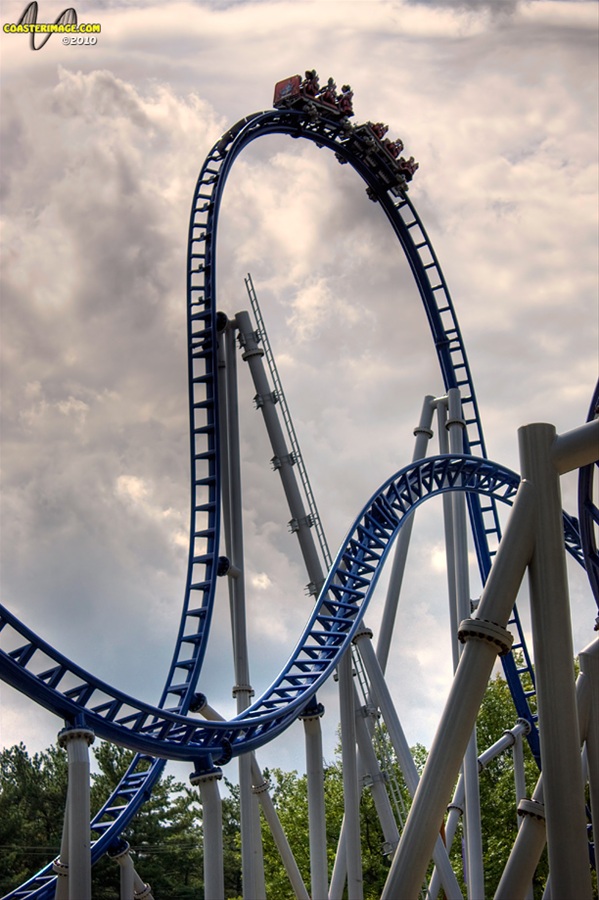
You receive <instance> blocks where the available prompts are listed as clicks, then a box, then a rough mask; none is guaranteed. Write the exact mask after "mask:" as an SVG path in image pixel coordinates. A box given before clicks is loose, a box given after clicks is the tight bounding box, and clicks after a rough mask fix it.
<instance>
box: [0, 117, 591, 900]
mask: <svg viewBox="0 0 599 900" xmlns="http://www.w3.org/2000/svg"><path fill="white" fill-rule="evenodd" d="M270 134H283V135H289V136H291V137H293V138H304V139H306V140H309V141H312V142H313V143H315V144H317V145H318V146H319V147H327V148H329V149H330V150H332V151H333V152H334V153H335V155H336V156H337V158H338V159H339V160H340V161H344V162H348V163H349V164H350V165H351V167H352V168H353V169H354V170H355V171H356V172H357V174H358V175H359V176H360V177H361V178H362V179H363V181H364V182H365V183H366V185H367V189H368V191H369V195H370V196H371V197H373V199H376V200H377V201H378V203H379V204H380V206H381V208H382V210H383V211H384V213H385V215H386V216H387V218H388V220H389V222H390V224H391V226H392V228H393V230H394V232H395V234H396V236H397V238H398V240H399V242H400V244H401V246H402V248H403V251H404V253H405V256H406V258H407V260H408V263H409V265H410V268H411V271H412V274H413V276H414V279H415V281H416V284H417V286H418V289H419V292H420V296H421V299H422V301H423V305H424V308H425V312H426V315H427V318H428V321H429V325H430V328H431V332H432V337H433V343H434V346H435V349H436V352H437V356H438V359H439V364H440V368H441V372H442V377H443V381H444V385H445V388H446V389H449V388H456V387H457V388H459V389H460V392H461V395H462V407H463V416H464V420H465V423H466V429H465V454H464V455H463V456H446V457H432V458H430V459H428V460H424V461H420V462H418V463H414V464H412V465H411V466H408V467H407V468H406V469H403V470H402V471H401V472H400V473H398V475H396V476H394V478H392V479H390V480H389V481H388V482H387V483H386V485H384V486H383V487H382V488H381V490H380V491H379V492H378V493H377V494H376V495H375V496H374V497H373V499H372V501H371V502H370V503H369V504H368V505H367V506H366V507H365V508H364V510H363V511H362V513H361V514H360V516H359V517H358V518H357V519H356V522H355V523H354V526H353V527H352V529H351V530H350V532H349V534H348V538H347V540H346V541H345V542H344V544H343V545H342V547H341V549H340V551H339V553H338V555H337V557H336V560H335V562H334V564H333V566H332V567H331V569H330V571H329V574H328V577H327V580H326V583H325V585H324V587H323V589H322V591H321V594H320V596H319V598H318V600H317V602H316V605H315V607H314V610H313V612H312V615H311V617H310V620H309V622H308V624H307V625H306V629H305V631H304V633H303V635H302V637H301V638H300V640H299V642H298V644H297V646H296V648H295V650H294V652H293V654H292V656H291V658H290V660H289V662H288V663H287V665H286V666H285V668H284V669H283V671H282V672H281V673H280V675H279V676H278V677H277V679H276V680H275V681H274V682H273V684H272V685H271V686H270V688H268V690H267V691H266V692H265V693H264V694H263V695H262V696H261V697H260V698H258V700H256V702H255V703H253V704H252V706H250V707H249V708H248V709H247V710H245V711H244V713H243V714H242V715H240V716H238V717H236V718H235V719H233V720H231V721H229V722H210V723H205V722H200V721H199V720H198V719H194V718H193V717H192V716H191V715H188V713H189V712H190V710H191V709H193V708H194V702H197V697H198V695H197V693H196V687H197V682H198V678H199V675H200V672H201V668H202V663H203V660H204V655H205V651H206V646H207V640H208V634H209V630H210V621H211V616H212V610H213V606H214V594H215V587H216V579H217V575H218V570H219V556H218V549H219V532H220V472H219V435H218V397H217V378H216V372H217V340H218V337H217V325H216V312H217V310H216V237H217V226H218V213H219V207H220V203H221V199H222V195H223V191H224V187H225V183H226V180H227V177H228V175H229V173H230V171H231V168H232V166H233V163H234V161H235V159H236V158H237V156H238V155H239V153H240V152H241V151H242V150H243V149H244V148H245V147H246V146H247V145H248V144H249V143H251V142H252V141H253V140H255V139H257V138H259V137H263V136H266V135H270ZM388 184H389V172H388V171H386V170H385V166H384V164H382V163H379V164H377V165H374V164H373V163H372V162H371V161H369V158H368V156H367V154H366V152H365V148H364V146H363V145H362V139H361V138H360V137H359V136H357V135H356V133H355V132H354V130H353V129H352V128H351V126H348V123H347V121H343V120H337V119H333V118H328V117H327V116H326V115H325V116H323V115H317V116H315V115H313V114H311V113H309V112H306V111H301V110H300V111H298V110H270V111H266V112H261V113H256V114H254V115H251V116H248V117H246V118H245V119H242V120H241V121H240V122H238V123H237V124H236V125H235V126H233V128H231V129H230V130H229V131H228V132H226V134H225V135H223V137H222V138H220V140H219V141H217V143H216V144H215V145H214V147H213V148H212V150H211V151H210V152H209V154H208V156H207V158H206V160H205V162H204V165H203V167H202V169H201V171H200V175H199V177H198V181H197V184H196V188H195V192H194V197H193V204H192V212H191V219H190V226H189V254H188V271H187V288H188V317H187V341H188V384H189V417H190V460H191V522H190V550H189V558H188V568H187V578H186V588H185V595H184V601H183V609H182V614H181V620H180V625H179V630H178V634H177V638H176V641H175V648H174V653H173V657H172V661H171V664H170V667H169V670H168V673H167V677H166V680H165V686H164V690H163V692H162V696H161V698H160V701H159V703H158V705H157V706H151V705H149V704H145V703H142V702H140V701H138V700H136V699H134V698H132V697H129V696H128V695H126V694H124V693H123V692H121V691H119V690H118V689H116V688H114V687H112V686H109V685H107V684H105V683H104V682H101V681H100V680H99V679H96V678H95V677H94V676H92V675H90V674H89V673H87V672H85V671H84V670H83V669H82V668H81V667H79V666H77V665H76V664H74V663H72V662H71V661H70V660H68V659H66V657H64V656H62V655H61V654H60V653H58V652H57V651H56V650H54V648H52V647H51V646H50V645H49V644H47V643H46V642H45V641H43V640H42V639H41V638H40V637H38V636H37V635H36V634H35V633H34V632H33V631H31V630H30V629H29V628H27V627H26V626H25V625H23V624H22V623H21V622H19V620H18V619H17V618H16V617H15V616H13V615H12V614H11V613H10V612H9V611H8V610H6V609H5V608H4V607H0V677H2V678H3V679H4V680H5V681H7V682H8V683H9V684H12V685H13V686H14V687H16V688H17V689H18V690H19V691H22V692H23V693H24V694H26V695H27V696H29V697H30V698H31V699H32V700H33V701H34V702H36V703H38V704H40V705H42V706H44V707H46V708H47V709H49V710H51V711H52V712H53V713H55V714H56V715H58V716H60V717H62V718H63V719H64V720H65V722H66V723H67V725H72V726H73V727H81V726H83V725H85V726H86V727H88V728H92V729H93V730H94V731H95V733H96V734H97V735H98V736H99V737H101V738H105V739H106V740H112V741H115V742H116V743H119V744H121V745H122V746H126V747H129V748H131V749H133V750H135V751H136V752H137V755H136V756H135V758H134V759H133V762H132V763H131V766H130V767H129V770H128V771H127V773H126V774H125V776H124V777H123V779H122V780H121V782H120V784H119V785H118V787H117V788H116V789H115V791H114V793H113V794H112V795H111V797H110V798H109V799H108V800H107V802H106V804H105V805H104V807H103V808H102V809H101V810H100V811H99V812H98V814H97V815H96V816H95V818H94V819H93V821H92V824H91V828H92V836H93V839H94V840H93V844H92V860H93V861H96V860H97V859H98V858H99V857H100V856H101V855H102V854H103V853H105V852H106V851H107V850H109V849H110V848H111V847H114V846H115V845H116V844H117V843H118V838H119V835H120V833H121V832H122V830H123V829H124V828H125V827H126V825H127V824H128V823H129V822H130V820H131V819H132V817H133V816H134V815H135V813H136V812H137V810H138V809H139V808H140V806H141V805H142V804H143V802H144V801H145V800H146V799H147V798H148V797H149V795H150V793H151V790H152V787H153V785H154V784H155V782H156V781H157V779H158V778H159V777H160V774H161V772H162V768H163V766H164V763H165V760H166V759H167V758H168V759H179V760H193V761H194V762H195V764H196V767H197V768H199V769H201V768H210V767H211V766H212V765H213V764H218V763H219V762H224V761H227V760H228V759H229V758H231V756H235V755H238V754H241V753H245V752H247V751H249V750H252V749H256V748H257V747H259V746H261V745H263V744H264V743H266V742H267V741H269V740H271V739H272V738H273V737H274V736H275V735H277V734H280V733H281V732H282V731H283V730H284V729H285V728H286V727H288V725H290V724H291V722H293V721H294V719H295V718H296V717H297V716H298V714H299V713H301V711H302V710H303V709H304V708H305V706H306V704H307V703H308V701H309V699H310V697H311V696H313V694H314V693H315V692H316V690H317V689H318V687H319V686H320V685H321V684H322V683H323V682H324V681H325V680H326V679H327V678H328V677H329V675H330V674H331V673H332V672H333V670H334V668H335V666H336V665H337V663H338V661H339V659H340V656H341V654H342V653H343V652H344V650H345V649H346V648H347V647H348V646H349V644H350V642H351V639H352V636H353V634H354V632H355V631H356V629H357V628H358V626H359V623H360V621H361V618H362V616H363V614H364V610H365V608H366V606H367V604H368V601H369V599H370V596H371V592H372V590H373V589H374V586H375V584H376V581H377V578H378V575H379V574H380V571H381V568H382V563H383V561H384V559H385V558H386V556H387V553H388V551H389V548H390V546H391V544H392V541H393V539H394V537H395V535H396V534H397V532H398V531H399V529H400V527H401V522H402V521H404V520H405V516H406V515H407V513H409V512H410V511H411V510H412V509H414V508H415V507H416V506H418V505H419V504H420V503H421V502H423V500H425V499H426V498H427V497H429V496H432V495H433V494H436V493H442V492H445V491H448V490H455V489H460V490H466V492H467V497H468V507H469V514H470V519H471V526H472V533H473V536H474V543H475V547H476V552H477V556H478V561H479V568H480V571H481V577H482V579H483V581H484V579H485V578H486V576H487V574H488V571H489V568H490V565H491V560H492V557H493V555H494V554H495V552H496V549H497V545H498V542H499V540H500V537H501V535H500V526H499V517H498V508H497V503H498V501H499V502H508V503H509V502H510V501H511V499H512V497H513V495H514V494H515V491H516V489H517V485H518V481H519V478H518V476H517V475H515V474H514V473H512V472H509V471H508V470H507V469H505V468H503V467H501V466H498V465H496V464H494V463H490V462H489V461H488V460H487V459H486V449H485V444H484V439H483V434H482V427H481V424H480V417H479V412H478V406H477V401H476V397H475V392H474V385H473V382H472V377H471V374H470V369H469V365H468V361H467V358H466V353H465V349H464V345H463V341H462V336H461V333H460V329H459V326H458V322H457V318H456V315H455V312H454V308H453V303H452V301H451V298H450V295H449V291H448V288H447V285H446V282H445V278H444V276H443V273H442V271H441V268H440V265H439V263H438V261H437V257H436V255H435V252H434V250H433V247H432V244H431V242H430V240H429V238H428V236H427V234H426V231H425V229H424V226H423V224H422V222H421V220H420V218H419V217H418V214H417V213H416V210H415V209H414V206H413V204H412V203H411V201H410V200H409V199H408V197H407V195H406V194H405V193H404V192H401V191H400V192H398V191H393V190H390V189H389V188H388ZM564 529H565V537H566V546H567V549H568V550H569V551H570V552H571V553H572V554H573V555H574V556H575V558H576V559H577V560H578V561H579V562H583V556H582V550H581V547H580V541H579V537H578V530H577V523H576V521H575V520H573V519H571V518H570V517H568V516H565V517H564ZM509 625H510V626H511V628H512V630H515V632H516V636H515V641H514V647H513V649H514V650H519V651H520V656H519V662H516V661H515V658H514V654H513V652H512V653H511V654H508V655H507V656H505V657H503V658H502V660H503V665H504V670H505V673H506V678H507V680H508V683H509V686H510V689H511V692H512V696H513V698H514V703H515V706H516V710H517V712H518V715H519V716H521V717H524V718H526V719H527V720H528V721H530V722H531V724H532V726H533V727H532V729H531V735H530V738H529V740H530V743H531V748H532V750H533V753H535V755H536V756H537V757H538V732H537V730H536V727H535V714H534V710H533V708H532V707H531V694H533V693H534V674H533V671H532V666H531V662H530V658H529V655H528V651H527V649H526V644H525V640H524V634H523V631H522V627H521V624H520V620H519V617H518V614H517V612H516V610H515V609H514V613H513V618H512V620H511V621H510V623H509ZM531 685H532V687H531ZM54 886H55V875H54V873H53V870H52V864H49V865H48V866H46V867H45V868H44V869H43V870H41V871H40V872H39V873H38V874H37V875H35V876H34V877H33V878H32V879H30V880H29V881H28V882H27V883H26V884H24V885H22V886H21V887H20V888H17V889H16V890H14V891H13V892H12V893H10V894H8V895H7V897H10V898H31V897H36V898H42V897H44V898H46V897H47V898H50V897H53V893H54Z"/></svg>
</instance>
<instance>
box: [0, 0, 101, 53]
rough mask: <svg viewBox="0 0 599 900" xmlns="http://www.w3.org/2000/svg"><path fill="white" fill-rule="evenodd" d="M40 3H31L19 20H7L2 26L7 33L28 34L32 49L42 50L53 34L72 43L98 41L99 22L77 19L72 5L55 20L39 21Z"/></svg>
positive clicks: (63, 41) (66, 42) (90, 43)
mask: <svg viewBox="0 0 599 900" xmlns="http://www.w3.org/2000/svg"><path fill="white" fill-rule="evenodd" d="M38 11H39V10H38V5H37V3H36V2H34V3H30V4H29V6H27V7H26V8H25V11H24V12H23V14H22V16H21V18H20V19H19V21H18V22H7V23H6V24H4V25H3V26H2V30H3V31H4V33H5V34H28V35H29V36H30V38H31V49H32V50H41V49H42V47H43V46H44V44H46V43H47V42H48V41H49V40H50V38H51V37H52V35H53V34H62V35H63V37H62V43H63V44H70V45H73V46H75V45H81V44H85V45H90V46H93V45H94V44H96V43H97V42H98V38H97V37H96V35H97V34H99V33H100V32H101V31H102V26H101V25H99V24H98V23H97V22H95V23H86V22H79V21H78V20H77V12H76V11H75V9H74V8H73V7H72V6H70V7H69V8H68V9H65V10H63V11H62V12H61V14H60V15H59V16H58V18H57V19H56V21H55V22H52V23H50V22H38Z"/></svg>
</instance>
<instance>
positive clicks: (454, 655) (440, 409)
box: [436, 397, 460, 673]
mask: <svg viewBox="0 0 599 900" xmlns="http://www.w3.org/2000/svg"><path fill="white" fill-rule="evenodd" d="M436 404H437V431H438V434H439V453H449V433H448V428H447V404H448V398H447V397H439V398H438V400H437V401H436ZM441 502H442V504H443V529H444V532H445V564H446V566H447V594H448V597H449V633H450V638H451V640H450V643H451V659H452V663H453V671H454V673H455V670H456V669H457V667H458V663H459V661H460V645H459V641H458V639H457V636H458V625H459V622H460V619H459V618H458V597H457V572H456V559H457V555H456V546H455V537H454V516H453V497H452V496H451V494H443V499H442V501H441Z"/></svg>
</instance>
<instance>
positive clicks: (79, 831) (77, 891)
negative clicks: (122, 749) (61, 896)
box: [58, 726, 94, 900]
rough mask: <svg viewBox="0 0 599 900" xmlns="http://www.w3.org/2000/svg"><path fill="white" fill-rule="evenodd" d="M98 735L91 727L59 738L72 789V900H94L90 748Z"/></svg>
mask: <svg viewBox="0 0 599 900" xmlns="http://www.w3.org/2000/svg"><path fill="white" fill-rule="evenodd" d="M93 741H94V733H93V731H91V730H90V729H89V728H77V727H72V726H69V727H67V728H64V729H63V730H62V731H61V732H60V733H59V735H58V743H59V745H60V746H61V747H62V748H64V749H66V751H67V758H68V773H69V788H68V794H67V805H68V809H67V822H68V848H69V849H68V876H67V877H68V885H69V893H68V896H69V900H91V890H92V863H91V835H90V827H89V820H90V799H89V791H90V769H89V747H90V744H92V743H93Z"/></svg>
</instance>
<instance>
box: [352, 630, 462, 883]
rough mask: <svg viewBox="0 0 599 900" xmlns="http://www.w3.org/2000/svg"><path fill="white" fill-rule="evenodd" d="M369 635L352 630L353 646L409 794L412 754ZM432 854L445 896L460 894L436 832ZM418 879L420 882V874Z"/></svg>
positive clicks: (413, 782)
mask: <svg viewBox="0 0 599 900" xmlns="http://www.w3.org/2000/svg"><path fill="white" fill-rule="evenodd" d="M371 637H372V632H370V631H369V630H368V629H362V630H361V631H359V632H358V633H357V634H356V637H355V638H354V640H355V641H356V646H357V647H358V650H359V653H360V656H361V657H362V660H363V662H364V668H365V669H366V671H367V673H368V678H369V680H370V689H371V695H372V700H373V702H374V703H376V705H377V706H378V707H379V708H380V710H381V714H382V716H383V721H384V722H385V725H386V727H387V731H388V733H389V738H390V740H391V743H392V745H393V749H394V750H395V753H396V756H397V760H398V762H399V767H400V769H401V771H402V774H403V776H404V779H405V782H406V787H407V788H408V791H409V792H410V795H411V796H412V797H413V796H414V795H415V793H416V790H417V788H418V782H419V778H418V770H417V769H416V763H415V762H414V759H413V758H412V754H411V752H410V748H409V746H408V742H407V740H406V737H405V735H404V732H403V729H402V727H401V724H400V721H399V718H398V716H397V712H396V710H395V706H394V704H393V700H392V699H391V694H390V693H389V687H388V685H387V682H386V681H385V676H384V674H383V672H382V670H381V667H380V665H379V663H378V659H377V656H376V654H375V652H374V648H373V646H372V642H371V640H370V638H371ZM439 825H440V823H439ZM432 855H433V857H434V860H435V863H436V864H437V866H438V869H439V873H440V876H441V881H442V884H443V889H444V890H445V893H446V895H447V897H448V898H450V900H455V898H461V897H462V892H461V891H460V888H459V885H458V882H457V879H456V877H455V873H454V871H453V869H452V868H451V864H450V862H449V857H448V856H447V851H446V849H445V846H444V845H443V841H442V839H441V837H440V835H439V833H438V832H437V839H436V841H435V845H434V850H433V854H432ZM422 882H424V876H423V878H422Z"/></svg>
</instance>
